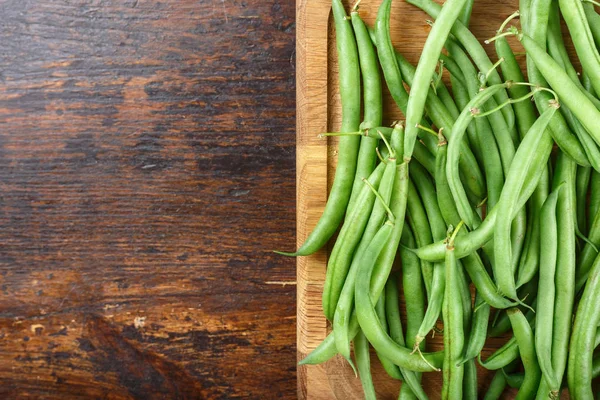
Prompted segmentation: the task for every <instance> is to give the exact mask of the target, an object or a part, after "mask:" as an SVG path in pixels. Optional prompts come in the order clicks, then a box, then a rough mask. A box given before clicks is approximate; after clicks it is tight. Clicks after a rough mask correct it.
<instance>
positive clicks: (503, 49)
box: [495, 17, 536, 140]
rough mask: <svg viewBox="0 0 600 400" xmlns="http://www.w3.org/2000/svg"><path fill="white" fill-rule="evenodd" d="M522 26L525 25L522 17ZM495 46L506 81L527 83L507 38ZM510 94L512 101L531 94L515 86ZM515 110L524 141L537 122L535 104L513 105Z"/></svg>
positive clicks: (519, 103)
mask: <svg viewBox="0 0 600 400" xmlns="http://www.w3.org/2000/svg"><path fill="white" fill-rule="evenodd" d="M521 24H523V18H522V17H521ZM495 46H496V54H497V55H498V58H499V59H503V60H504V62H503V63H501V64H500V68H501V69H502V75H503V76H504V79H505V80H507V81H513V82H525V77H524V76H523V72H522V71H521V68H520V67H519V64H518V63H517V60H516V58H515V55H514V53H513V51H512V48H511V47H510V45H509V44H508V41H507V40H506V38H503V37H502V38H498V40H496V42H495ZM508 92H509V94H510V97H511V98H512V99H519V98H522V97H524V96H526V95H527V94H528V93H529V92H530V88H529V87H527V86H523V85H513V86H511V87H510V88H508ZM513 109H514V111H515V117H516V122H517V127H518V131H519V134H520V138H521V140H523V138H524V137H525V134H526V133H527V132H528V131H529V128H531V125H533V123H534V122H535V120H536V115H535V111H534V108H533V104H531V102H528V101H520V102H518V103H514V104H513Z"/></svg>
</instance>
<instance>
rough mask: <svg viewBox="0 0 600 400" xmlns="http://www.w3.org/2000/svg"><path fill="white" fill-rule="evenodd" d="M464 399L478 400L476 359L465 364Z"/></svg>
mask: <svg viewBox="0 0 600 400" xmlns="http://www.w3.org/2000/svg"><path fill="white" fill-rule="evenodd" d="M463 399H465V400H477V399H478V397H477V362H476V361H475V359H474V358H472V359H470V360H469V361H467V362H466V363H465V372H464V376H463Z"/></svg>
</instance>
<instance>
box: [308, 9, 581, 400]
mask: <svg viewBox="0 0 600 400" xmlns="http://www.w3.org/2000/svg"><path fill="white" fill-rule="evenodd" d="M345 4H346V6H347V10H349V9H350V6H351V4H350V2H349V1H346V2H345ZM352 4H353V3H352ZM379 4H380V0H372V1H371V0H363V1H362V2H361V3H360V9H359V12H360V15H361V17H362V18H363V19H364V20H365V22H367V24H369V25H371V26H372V25H373V22H374V20H375V17H376V13H377V8H378V6H379ZM296 7H297V16H296V18H297V60H298V70H297V108H298V114H297V121H298V122H297V130H298V133H297V167H296V169H297V176H296V181H297V185H298V188H297V241H298V245H300V244H301V243H302V241H303V240H304V239H305V238H306V237H307V236H308V234H309V233H310V231H311V229H312V227H314V225H315V224H316V222H317V220H318V218H319V216H320V213H321V212H322V210H323V207H324V205H325V202H326V193H327V189H328V187H330V185H331V182H332V178H333V175H334V174H333V172H334V170H335V160H336V153H335V149H336V142H335V140H329V141H325V140H323V139H319V138H318V137H317V135H318V134H319V133H320V132H335V131H338V130H339V126H340V121H341V115H340V102H339V91H338V86H337V85H338V84H337V55H336V49H335V32H334V29H333V26H332V25H333V23H332V20H331V16H330V13H329V10H330V1H329V0H297V5H296ZM517 8H518V2H517V1H516V0H510V1H501V2H498V1H495V0H477V1H476V2H475V7H474V9H473V16H472V19H471V25H470V28H471V30H472V31H473V33H474V34H475V35H476V36H477V38H478V39H480V42H481V43H482V44H483V40H485V39H487V38H490V37H492V36H494V35H495V32H496V30H497V29H498V27H499V26H500V25H501V23H502V22H503V21H504V19H505V18H506V17H507V16H509V15H510V14H512V13H513V12H514V11H515V10H516V9H517ZM429 19H430V17H428V16H427V15H426V14H425V13H423V12H421V11H420V10H418V9H416V8H415V7H413V6H411V5H409V4H408V3H406V2H404V1H394V2H393V3H392V18H391V32H392V39H393V41H394V45H395V46H396V48H397V49H399V50H400V51H401V52H402V54H403V55H404V56H405V57H406V58H407V59H408V60H409V61H411V62H412V63H413V65H416V63H417V62H418V59H419V55H420V52H421V49H422V47H423V44H424V42H425V39H426V37H427V34H428V32H429V30H430V26H429V24H428V23H427V20H429ZM509 42H510V43H511V44H513V45H514V46H515V47H514V49H515V51H516V52H519V51H522V47H521V46H520V45H519V44H518V43H517V42H516V40H514V38H509ZM567 47H568V48H569V50H570V51H571V53H572V54H574V52H573V49H572V46H571V45H570V43H567ZM485 48H486V50H487V52H488V54H489V55H490V57H491V59H492V60H493V61H496V60H497V56H496V55H495V54H494V47H493V45H489V46H485ZM517 59H518V61H519V62H520V63H521V65H522V66H523V67H524V64H525V57H524V56H523V55H518V56H517ZM447 78H448V76H447V73H446V76H445V80H446V81H448V79H447ZM384 112H385V114H384V116H385V117H386V119H387V120H386V121H384V122H387V123H391V122H392V121H394V120H396V119H403V116H402V115H401V114H400V113H399V111H398V110H397V107H396V106H395V105H394V102H393V100H392V98H391V97H390V96H389V94H387V93H386V94H385V95H384ZM326 260H327V251H326V250H323V251H321V252H319V253H318V254H316V255H314V256H310V257H303V258H300V259H298V263H297V268H298V279H297V281H298V293H297V301H298V336H297V341H298V344H297V346H298V359H302V358H304V357H305V356H306V355H307V354H308V353H310V351H311V350H313V349H314V348H315V347H316V346H317V345H318V344H319V343H320V342H321V341H322V340H323V339H324V338H325V337H326V335H327V333H328V332H329V329H330V327H329V326H328V323H327V321H326V320H325V317H324V316H323V312H322V308H321V293H322V288H323V282H324V278H325V267H326ZM442 340H443V339H442V335H437V336H436V337H435V338H434V339H433V340H431V339H429V345H428V348H429V349H430V350H436V349H440V348H441V342H442ZM505 342H506V338H498V339H489V340H488V341H487V342H486V347H485V349H484V351H483V357H484V358H485V357H487V356H488V355H489V354H491V353H492V352H493V351H495V350H496V349H498V348H499V347H500V346H501V345H502V344H504V343H505ZM373 364H374V368H376V370H375V372H374V380H375V384H376V388H377V391H378V397H379V398H381V399H396V398H397V395H398V390H399V383H397V382H394V381H392V380H391V379H389V378H388V377H387V376H386V374H385V372H383V370H382V369H381V367H380V366H379V362H378V361H377V360H376V359H373ZM478 375H479V379H478V384H479V393H480V397H482V396H483V393H484V392H485V388H486V387H487V386H488V385H489V383H490V381H491V379H492V377H493V373H490V372H488V371H486V370H484V369H483V368H479V369H478ZM424 379H425V382H426V383H425V385H424V387H425V389H426V392H427V393H428V394H429V395H430V396H431V398H433V399H435V398H439V397H440V393H441V374H427V375H426V377H425V378H424ZM514 394H515V391H511V390H507V391H506V392H505V398H507V399H508V398H513V397H514ZM298 395H299V397H300V398H306V399H311V400H312V399H330V398H339V399H361V398H362V392H361V387H360V381H359V380H358V379H357V378H355V376H354V373H353V372H352V370H351V369H350V367H349V366H348V365H347V363H346V362H345V361H343V360H342V359H340V357H336V358H334V359H332V360H330V361H328V362H327V363H325V364H324V365H319V366H302V367H299V368H298Z"/></svg>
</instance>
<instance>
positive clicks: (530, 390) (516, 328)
mask: <svg viewBox="0 0 600 400" xmlns="http://www.w3.org/2000/svg"><path fill="white" fill-rule="evenodd" d="M508 317H509V318H510V322H511V324H512V327H513V332H514V334H515V340H516V342H517V347H518V349H519V354H520V355H521V360H522V361H523V366H524V369H525V377H524V378H523V383H522V384H521V387H520V388H519V392H518V393H517V396H516V399H517V400H519V399H529V398H532V397H533V396H535V393H536V391H537V388H538V385H539V383H540V379H541V377H542V373H541V371H540V367H539V365H538V361H537V357H536V354H535V346H534V336H533V332H532V330H531V327H530V326H529V322H528V321H527V319H526V318H525V316H524V315H523V313H522V312H521V310H519V309H518V308H510V309H508Z"/></svg>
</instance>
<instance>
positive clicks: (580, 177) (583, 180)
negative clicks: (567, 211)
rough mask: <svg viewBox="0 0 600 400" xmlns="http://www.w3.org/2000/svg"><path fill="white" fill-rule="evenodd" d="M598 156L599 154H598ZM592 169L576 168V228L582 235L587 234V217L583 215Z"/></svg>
mask: <svg viewBox="0 0 600 400" xmlns="http://www.w3.org/2000/svg"><path fill="white" fill-rule="evenodd" d="M599 156H600V154H599ZM591 172H592V169H591V168H589V167H577V178H576V181H575V182H576V183H575V185H576V186H575V187H576V189H575V190H576V196H575V198H576V201H577V226H578V227H579V230H580V231H581V233H582V234H584V235H586V234H587V217H586V215H585V212H586V209H585V208H586V203H587V193H588V188H589V186H590V185H589V183H590V176H591Z"/></svg>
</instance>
